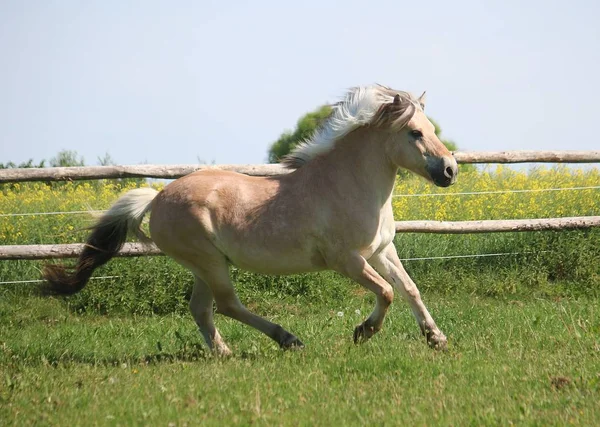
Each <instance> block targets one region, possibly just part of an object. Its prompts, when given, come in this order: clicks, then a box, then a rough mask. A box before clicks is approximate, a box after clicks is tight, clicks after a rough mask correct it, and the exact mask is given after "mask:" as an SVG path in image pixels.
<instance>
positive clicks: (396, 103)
mask: <svg viewBox="0 0 600 427" xmlns="http://www.w3.org/2000/svg"><path fill="white" fill-rule="evenodd" d="M400 103H401V101H400V94H399V93H397V94H396V96H394V102H393V103H392V104H393V105H395V106H396V107H399V106H400Z"/></svg>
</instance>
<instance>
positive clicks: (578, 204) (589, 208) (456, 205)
mask: <svg viewBox="0 0 600 427" xmlns="http://www.w3.org/2000/svg"><path fill="white" fill-rule="evenodd" d="M594 186H600V170H599V169H597V168H592V169H588V170H583V169H570V168H567V167H556V168H551V169H548V168H537V169H533V170H532V171H529V172H527V171H515V170H513V169H510V168H507V167H503V166H498V167H496V168H494V169H492V170H491V171H484V172H480V171H473V172H466V173H463V174H461V175H459V178H458V182H457V183H456V184H455V185H453V186H452V187H449V188H446V189H444V188H437V187H434V186H432V185H430V184H428V183H427V182H425V181H424V180H421V179H417V178H410V179H406V180H399V181H398V183H397V185H396V188H395V191H394V194H395V197H394V201H393V205H394V214H395V217H396V220H419V219H420V220H438V221H442V220H448V221H460V220H484V219H519V218H523V219H525V218H551V217H564V216H587V215H600V188H597V189H585V190H572V191H547V190H548V189H554V188H574V187H594ZM515 190H516V191H517V192H508V191H515ZM521 190H537V191H534V192H519V191H521ZM539 190H543V191H539ZM494 192H495V193H494ZM457 193H483V194H457ZM415 195H421V196H417V197H415Z"/></svg>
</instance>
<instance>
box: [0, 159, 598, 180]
mask: <svg viewBox="0 0 600 427" xmlns="http://www.w3.org/2000/svg"><path fill="white" fill-rule="evenodd" d="M454 157H455V158H456V161H457V162H458V163H600V151H497V152H477V151H472V152H467V151H465V152H461V151H457V152H455V153H454ZM203 169H220V170H229V171H236V172H240V173H244V174H246V175H254V176H273V175H281V174H284V173H289V170H287V169H285V168H283V167H282V166H281V165H278V164H272V165H214V166H213V165H170V166H166V165H130V166H84V167H65V168H23V169H19V168H15V169H0V183H7V182H24V181H71V180H84V179H115V178H164V179H175V178H179V177H182V176H184V175H187V174H189V173H191V172H195V171H198V170H203Z"/></svg>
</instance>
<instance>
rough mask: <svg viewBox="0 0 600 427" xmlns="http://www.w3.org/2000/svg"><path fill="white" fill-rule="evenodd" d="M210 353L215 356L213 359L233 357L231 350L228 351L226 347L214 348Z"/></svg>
mask: <svg viewBox="0 0 600 427" xmlns="http://www.w3.org/2000/svg"><path fill="white" fill-rule="evenodd" d="M212 352H213V354H214V355H215V357H218V358H221V359H227V358H228V357H231V356H233V352H232V351H231V350H229V348H227V347H224V348H214V349H213V351H212Z"/></svg>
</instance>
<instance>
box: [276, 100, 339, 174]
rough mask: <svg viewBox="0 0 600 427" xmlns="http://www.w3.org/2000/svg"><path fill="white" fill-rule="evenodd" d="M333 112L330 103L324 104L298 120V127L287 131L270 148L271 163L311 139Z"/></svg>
mask: <svg viewBox="0 0 600 427" xmlns="http://www.w3.org/2000/svg"><path fill="white" fill-rule="evenodd" d="M330 114H331V107H330V106H329V105H322V106H320V107H319V108H317V109H316V110H314V111H311V112H310V113H307V114H305V115H304V116H302V117H301V118H300V120H298V123H297V124H296V129H295V130H294V131H293V132H291V131H285V132H284V133H282V134H281V136H280V137H279V139H278V140H277V141H275V142H274V143H273V144H272V145H271V148H269V163H277V162H279V161H280V160H281V159H282V158H283V157H285V156H286V155H287V154H289V153H290V152H291V151H292V150H293V149H294V148H295V147H296V146H297V145H298V144H299V143H301V142H302V141H306V140H307V139H309V138H310V137H311V136H312V134H313V133H314V132H315V130H316V129H317V128H318V127H319V126H321V125H322V124H323V122H324V121H325V119H327V117H329V115H330Z"/></svg>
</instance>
